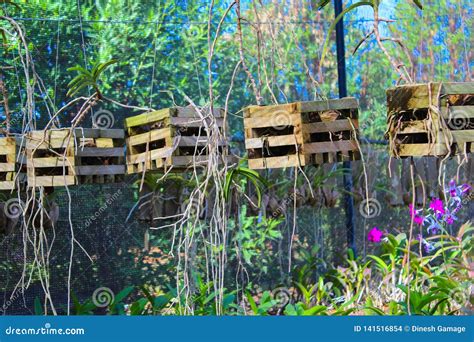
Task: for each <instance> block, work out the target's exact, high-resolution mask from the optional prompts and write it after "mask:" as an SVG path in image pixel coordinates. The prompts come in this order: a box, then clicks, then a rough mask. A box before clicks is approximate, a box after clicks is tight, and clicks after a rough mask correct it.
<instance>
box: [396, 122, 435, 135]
mask: <svg viewBox="0 0 474 342" xmlns="http://www.w3.org/2000/svg"><path fill="white" fill-rule="evenodd" d="M411 133H428V128H427V127H426V121H425V120H416V121H406V122H402V123H401V125H400V129H399V131H397V134H411Z"/></svg>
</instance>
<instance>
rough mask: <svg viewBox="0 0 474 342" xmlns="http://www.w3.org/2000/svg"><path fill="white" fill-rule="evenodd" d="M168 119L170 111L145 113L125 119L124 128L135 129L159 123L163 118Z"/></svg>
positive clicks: (166, 109) (161, 110) (167, 109)
mask: <svg viewBox="0 0 474 342" xmlns="http://www.w3.org/2000/svg"><path fill="white" fill-rule="evenodd" d="M168 117H170V109H169V108H165V109H160V110H157V111H154V112H147V113H143V114H140V115H136V116H132V117H129V118H126V119H125V127H126V128H130V127H136V126H141V125H147V124H150V123H153V122H157V121H161V120H163V119H165V118H168Z"/></svg>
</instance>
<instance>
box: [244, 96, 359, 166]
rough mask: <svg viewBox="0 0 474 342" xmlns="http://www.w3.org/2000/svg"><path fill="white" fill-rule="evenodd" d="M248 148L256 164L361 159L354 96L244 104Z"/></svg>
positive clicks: (250, 163) (313, 162)
mask: <svg viewBox="0 0 474 342" xmlns="http://www.w3.org/2000/svg"><path fill="white" fill-rule="evenodd" d="M244 127H245V148H246V149H247V153H248V158H249V167H250V168H252V169H267V168H268V169H271V168H282V167H294V166H305V165H311V164H313V165H315V164H316V165H318V164H325V163H335V162H340V161H352V160H358V159H360V151H359V147H358V144H357V142H356V136H357V129H358V102H357V100H356V99H355V98H343V99H338V100H327V101H314V102H295V103H289V104H283V105H274V106H250V107H247V108H245V109H244Z"/></svg>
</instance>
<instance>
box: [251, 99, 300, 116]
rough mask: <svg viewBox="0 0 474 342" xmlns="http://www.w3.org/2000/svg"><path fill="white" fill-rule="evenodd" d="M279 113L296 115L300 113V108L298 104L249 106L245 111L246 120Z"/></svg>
mask: <svg viewBox="0 0 474 342" xmlns="http://www.w3.org/2000/svg"><path fill="white" fill-rule="evenodd" d="M277 111H279V112H285V113H288V114H296V113H299V106H298V103H286V104H280V105H272V106H249V107H247V108H245V109H244V118H250V117H256V116H266V115H274V114H275V112H277Z"/></svg>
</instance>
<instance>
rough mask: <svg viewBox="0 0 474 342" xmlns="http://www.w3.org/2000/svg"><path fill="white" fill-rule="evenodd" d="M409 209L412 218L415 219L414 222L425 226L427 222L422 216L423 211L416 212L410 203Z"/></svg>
mask: <svg viewBox="0 0 474 342" xmlns="http://www.w3.org/2000/svg"><path fill="white" fill-rule="evenodd" d="M409 208H410V216H411V217H412V218H413V221H414V222H415V223H416V224H420V225H421V224H423V222H424V221H425V218H424V217H423V216H422V215H420V212H422V210H421V209H419V210H415V208H414V207H413V204H412V203H410V205H409Z"/></svg>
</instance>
